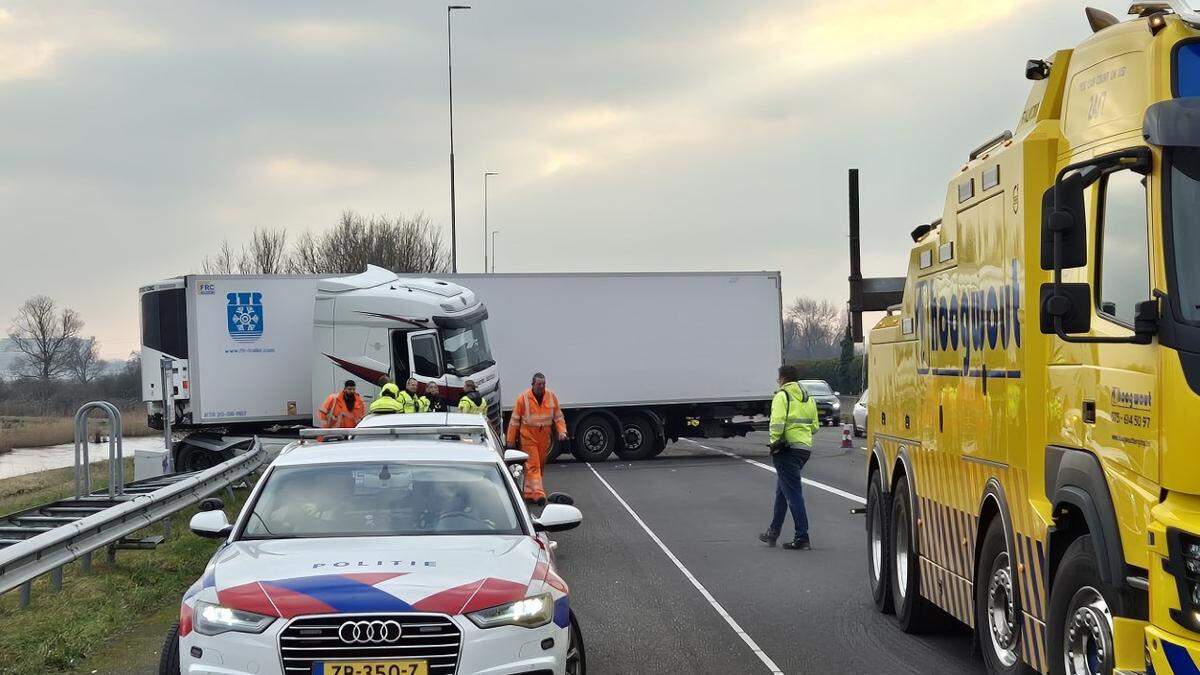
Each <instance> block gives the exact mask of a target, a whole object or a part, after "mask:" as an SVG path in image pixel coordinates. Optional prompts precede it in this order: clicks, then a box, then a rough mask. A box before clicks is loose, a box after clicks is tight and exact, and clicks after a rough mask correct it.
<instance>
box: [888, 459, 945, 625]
mask: <svg viewBox="0 0 1200 675" xmlns="http://www.w3.org/2000/svg"><path fill="white" fill-rule="evenodd" d="M912 503H913V498H912V493H911V492H910V491H909V487H908V478H907V477H903V476H902V477H901V478H900V480H899V481H897V482H896V488H895V490H893V491H892V508H891V523H890V526H891V529H890V531H889V540H888V548H889V549H890V552H891V555H890V556H889V559H890V562H891V564H892V565H893V567H892V570H891V577H892V579H891V581H892V599H893V601H894V603H895V606H896V620H897V621H898V622H899V623H900V630H903V631H904V632H905V633H924V632H927V631H929V630H930V629H931V628H933V627H934V622H935V621H936V619H937V616H936V608H934V606H933V605H932V604H930V603H929V601H928V600H926V599H925V598H923V597H921V564H920V555H919V552H918V550H917V539H916V537H915V536H913V535H914V533H913V531H912V524H913V516H912V514H913V507H912Z"/></svg>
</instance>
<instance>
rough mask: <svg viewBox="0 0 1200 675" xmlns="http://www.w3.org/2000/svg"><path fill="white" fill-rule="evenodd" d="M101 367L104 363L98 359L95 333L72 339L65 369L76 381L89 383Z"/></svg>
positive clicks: (98, 350)
mask: <svg viewBox="0 0 1200 675" xmlns="http://www.w3.org/2000/svg"><path fill="white" fill-rule="evenodd" d="M103 367H104V363H103V362H102V361H101V360H100V343H99V342H97V341H96V336H95V335H93V336H91V337H89V338H75V339H74V340H72V342H71V347H70V351H69V352H68V358H67V370H68V371H69V372H70V373H71V376H72V377H74V378H75V381H76V382H78V383H79V384H89V383H90V382H91V381H92V380H94V379H96V376H97V375H99V374H100V370H101V369H102V368H103Z"/></svg>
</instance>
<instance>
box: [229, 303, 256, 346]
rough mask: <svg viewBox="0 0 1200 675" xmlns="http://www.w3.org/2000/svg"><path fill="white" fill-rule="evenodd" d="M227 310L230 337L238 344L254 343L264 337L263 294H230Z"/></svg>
mask: <svg viewBox="0 0 1200 675" xmlns="http://www.w3.org/2000/svg"><path fill="white" fill-rule="evenodd" d="M225 297H226V298H228V299H229V306H228V307H226V309H225V315H226V318H227V319H228V328H229V337H231V338H233V339H234V340H237V341H238V342H254V341H256V340H258V339H259V338H261V337H262V335H263V304H262V293H228V294H226V296H225Z"/></svg>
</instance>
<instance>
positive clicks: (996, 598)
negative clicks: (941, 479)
mask: <svg viewBox="0 0 1200 675" xmlns="http://www.w3.org/2000/svg"><path fill="white" fill-rule="evenodd" d="M1018 588H1020V585H1019V584H1018V582H1017V578H1016V568H1015V567H1014V566H1013V563H1012V558H1011V557H1010V556H1009V553H1008V543H1007V542H1006V540H1005V538H1004V523H1003V522H1002V521H1001V520H1000V519H999V518H993V519H992V522H991V524H990V525H988V529H987V534H985V535H984V537H983V547H982V548H981V549H980V552H979V564H978V565H977V566H976V568H975V630H976V633H977V634H978V635H979V644H980V647H982V648H983V661H984V663H985V664H986V665H987V667H988V672H989V673H1023V672H1027V671H1026V670H1025V668H1024V667H1023V665H1022V663H1021V639H1022V636H1021V626H1022V624H1023V621H1022V620H1021V599H1020V597H1019V595H1018V593H1017V589H1018Z"/></svg>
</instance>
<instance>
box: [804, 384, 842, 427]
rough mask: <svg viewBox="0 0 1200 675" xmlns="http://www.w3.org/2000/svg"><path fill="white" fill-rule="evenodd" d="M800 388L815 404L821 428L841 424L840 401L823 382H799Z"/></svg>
mask: <svg viewBox="0 0 1200 675" xmlns="http://www.w3.org/2000/svg"><path fill="white" fill-rule="evenodd" d="M800 386H801V387H802V388H803V389H804V391H805V392H807V393H808V395H809V396H811V397H812V398H813V400H814V401H816V403H817V417H818V418H819V420H820V422H821V426H834V425H837V424H841V422H842V401H841V399H839V398H838V392H836V391H834V390H833V388H832V387H830V386H829V383H828V382H826V381H825V380H800Z"/></svg>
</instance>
